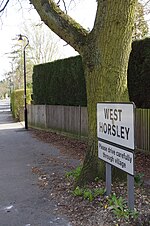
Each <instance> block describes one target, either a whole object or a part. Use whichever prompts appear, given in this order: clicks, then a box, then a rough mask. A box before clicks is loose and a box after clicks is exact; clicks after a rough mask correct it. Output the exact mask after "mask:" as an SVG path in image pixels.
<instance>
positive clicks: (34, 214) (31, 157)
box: [0, 100, 71, 226]
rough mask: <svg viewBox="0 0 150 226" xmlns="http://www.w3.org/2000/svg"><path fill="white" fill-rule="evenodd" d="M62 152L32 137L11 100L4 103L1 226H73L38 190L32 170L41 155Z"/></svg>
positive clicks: (0, 108)
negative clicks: (13, 112) (16, 117)
mask: <svg viewBox="0 0 150 226" xmlns="http://www.w3.org/2000/svg"><path fill="white" fill-rule="evenodd" d="M41 151H42V152H43V153H47V154H48V153H51V154H52V155H55V154H57V155H58V151H59V150H58V149H56V148H54V147H53V146H51V145H49V144H45V143H43V142H42V141H39V140H37V139H35V138H33V137H31V133H30V132H28V131H26V130H25V129H24V127H23V125H22V124H21V123H15V122H14V121H13V119H12V117H11V112H10V109H9V100H0V226H49V225H52V226H58V225H59V226H71V224H70V223H69V220H68V219H67V217H65V216H57V215H56V213H55V211H54V209H55V208H56V203H55V202H54V201H52V200H49V199H48V198H47V196H46V195H45V194H44V190H42V189H41V188H39V187H38V186H37V177H36V175H34V174H32V172H31V169H32V166H33V165H34V164H35V161H36V155H37V153H41Z"/></svg>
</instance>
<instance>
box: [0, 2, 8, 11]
mask: <svg viewBox="0 0 150 226" xmlns="http://www.w3.org/2000/svg"><path fill="white" fill-rule="evenodd" d="M8 2H9V0H7V1H6V3H5V4H4V6H3V8H2V9H0V13H1V12H3V11H4V9H5V8H6V6H7V4H8Z"/></svg>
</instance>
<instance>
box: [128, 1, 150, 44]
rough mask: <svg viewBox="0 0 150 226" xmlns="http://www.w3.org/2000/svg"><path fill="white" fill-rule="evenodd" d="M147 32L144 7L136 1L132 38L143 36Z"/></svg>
mask: <svg viewBox="0 0 150 226" xmlns="http://www.w3.org/2000/svg"><path fill="white" fill-rule="evenodd" d="M147 34H148V24H147V21H146V20H145V18H144V7H143V5H142V4H141V3H140V2H138V4H137V7H136V10H135V22H134V30H133V37H132V39H133V40H136V39H142V38H145V37H146V35H147Z"/></svg>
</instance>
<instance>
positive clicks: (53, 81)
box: [33, 56, 87, 106]
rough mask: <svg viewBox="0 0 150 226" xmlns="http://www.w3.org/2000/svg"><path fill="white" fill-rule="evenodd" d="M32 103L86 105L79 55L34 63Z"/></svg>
mask: <svg viewBox="0 0 150 226" xmlns="http://www.w3.org/2000/svg"><path fill="white" fill-rule="evenodd" d="M33 103H34V104H49V105H67V106H71V105H72V106H78V105H81V106H86V105H87V98H86V85H85V78H84V72H83V67H82V60H81V57H80V56H76V57H70V58H66V59H62V60H57V61H54V62H50V63H46V64H40V65H35V66H34V68H33Z"/></svg>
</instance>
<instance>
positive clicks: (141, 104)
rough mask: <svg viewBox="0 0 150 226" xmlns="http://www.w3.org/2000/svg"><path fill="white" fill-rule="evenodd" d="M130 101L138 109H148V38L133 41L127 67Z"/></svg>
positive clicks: (149, 100) (149, 39)
mask: <svg viewBox="0 0 150 226" xmlns="http://www.w3.org/2000/svg"><path fill="white" fill-rule="evenodd" d="M128 91H129V98H130V101H133V102H134V103H135V105H136V107H138V108H150V38H146V39H144V40H139V41H134V42H133V43H132V51H131V54H130V58H129V65H128Z"/></svg>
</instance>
